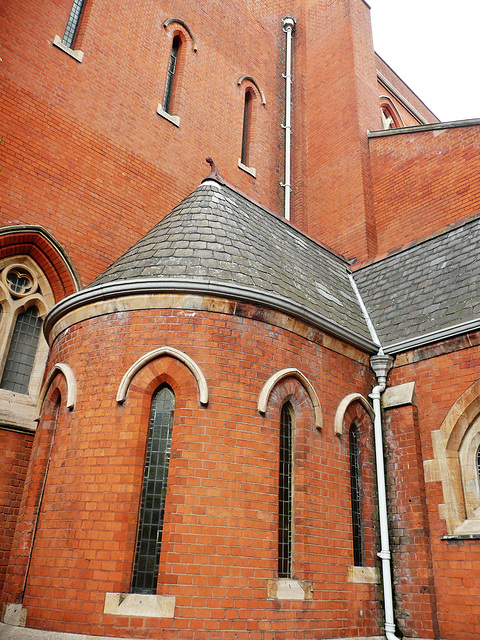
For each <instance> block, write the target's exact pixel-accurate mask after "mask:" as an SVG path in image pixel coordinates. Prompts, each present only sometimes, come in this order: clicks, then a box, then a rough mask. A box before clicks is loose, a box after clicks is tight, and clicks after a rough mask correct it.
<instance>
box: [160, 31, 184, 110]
mask: <svg viewBox="0 0 480 640" xmlns="http://www.w3.org/2000/svg"><path fill="white" fill-rule="evenodd" d="M181 48H182V40H181V38H180V36H175V37H174V38H173V42H172V50H171V52H170V61H169V63H168V70H167V81H166V83H165V95H164V98H163V110H164V111H165V113H170V114H171V113H172V106H173V102H174V97H175V90H176V85H177V81H178V71H179V70H178V60H179V57H180V51H181Z"/></svg>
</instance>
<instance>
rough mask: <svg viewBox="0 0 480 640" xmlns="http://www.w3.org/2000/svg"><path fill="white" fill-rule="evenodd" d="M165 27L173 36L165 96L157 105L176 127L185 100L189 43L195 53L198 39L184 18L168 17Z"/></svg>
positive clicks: (167, 67)
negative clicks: (174, 52) (170, 73)
mask: <svg viewBox="0 0 480 640" xmlns="http://www.w3.org/2000/svg"><path fill="white" fill-rule="evenodd" d="M163 28H164V29H165V32H166V33H167V35H168V36H170V37H171V45H170V49H169V52H168V64H167V65H166V71H167V73H166V78H165V84H164V96H163V98H162V102H159V103H158V106H157V114H158V115H159V116H161V117H162V118H164V119H165V120H168V122H171V123H172V124H173V125H175V126H176V127H179V126H180V116H179V115H178V112H179V111H180V110H181V107H182V102H183V91H184V88H185V87H184V85H185V82H184V81H185V77H186V70H187V62H188V53H187V49H188V47H187V43H188V42H190V43H191V45H192V49H193V52H194V53H197V51H198V47H197V41H196V38H195V36H194V35H193V32H192V30H191V29H190V27H189V26H188V24H187V23H186V22H185V21H184V20H180V19H179V18H167V19H166V20H165V21H164V22H163ZM176 38H178V40H177V42H178V43H179V45H178V51H177V55H176V66H175V73H174V77H173V79H172V84H171V85H170V84H169V69H170V64H171V59H172V52H173V47H174V43H175V39H176ZM168 87H170V91H168V94H169V100H168V102H169V104H168V108H167V109H166V108H165V106H166V105H165V100H166V97H167V90H168Z"/></svg>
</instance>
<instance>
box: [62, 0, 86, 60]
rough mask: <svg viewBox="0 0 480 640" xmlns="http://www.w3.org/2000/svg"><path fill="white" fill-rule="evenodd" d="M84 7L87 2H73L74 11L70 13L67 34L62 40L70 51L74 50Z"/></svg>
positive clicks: (82, 0) (74, 0)
mask: <svg viewBox="0 0 480 640" xmlns="http://www.w3.org/2000/svg"><path fill="white" fill-rule="evenodd" d="M84 5H85V0H73V5H72V10H71V11H70V16H69V18H68V22H67V26H66V27H65V33H64V34H63V38H62V44H64V45H65V46H66V47H68V48H69V49H73V47H74V44H75V38H76V35H77V32H78V27H79V25H80V19H81V17H82V12H83V7H84Z"/></svg>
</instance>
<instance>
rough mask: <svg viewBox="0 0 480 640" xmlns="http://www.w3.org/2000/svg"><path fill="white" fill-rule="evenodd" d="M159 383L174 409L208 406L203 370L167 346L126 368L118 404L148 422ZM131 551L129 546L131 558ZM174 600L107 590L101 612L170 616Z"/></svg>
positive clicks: (172, 598) (165, 597) (165, 596)
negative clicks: (136, 410)
mask: <svg viewBox="0 0 480 640" xmlns="http://www.w3.org/2000/svg"><path fill="white" fill-rule="evenodd" d="M162 385H168V387H170V389H171V390H172V391H173V393H174V395H175V405H176V406H175V411H177V400H181V402H186V401H187V399H189V401H192V400H193V399H194V398H195V399H196V401H198V403H199V405H200V406H204V407H205V406H206V405H208V402H209V388H208V383H207V379H206V377H205V375H204V373H203V371H202V369H201V368H200V366H199V365H198V364H197V363H196V362H195V361H194V360H193V358H191V357H190V356H188V355H187V354H186V353H184V352H183V351H180V350H179V349H177V348H175V347H170V346H169V345H164V346H162V347H158V348H157V349H154V350H152V351H149V352H147V353H145V354H144V355H142V356H140V357H139V358H138V359H137V360H136V361H135V362H134V363H133V364H132V365H131V366H130V367H129V368H128V370H127V371H126V372H125V374H124V375H123V377H122V380H121V382H120V385H119V387H118V391H117V397H116V400H117V403H118V404H119V405H122V406H123V407H124V408H126V409H129V408H130V404H132V403H133V404H135V405H137V406H138V408H140V410H141V415H140V418H139V419H140V420H141V421H142V423H143V421H145V422H146V424H147V425H148V424H149V420H150V415H151V404H152V398H153V395H154V394H155V392H156V391H157V390H158V389H159V388H160V387H161V386H162ZM181 412H182V409H181V408H180V407H179V413H181ZM176 415H177V414H176ZM174 427H175V419H174ZM146 437H147V436H146ZM134 552H135V549H132V561H133V554H134ZM160 563H161V561H160ZM159 577H160V575H159ZM175 602H176V597H175V596H169V595H160V594H158V593H156V594H143V593H131V592H130V591H129V592H127V593H119V592H107V593H106V594H105V602H104V609H103V612H104V613H106V614H111V615H115V616H136V617H146V618H173V617H175Z"/></svg>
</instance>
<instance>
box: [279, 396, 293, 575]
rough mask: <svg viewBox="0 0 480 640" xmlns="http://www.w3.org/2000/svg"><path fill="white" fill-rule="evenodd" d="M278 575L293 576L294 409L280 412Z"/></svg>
mask: <svg viewBox="0 0 480 640" xmlns="http://www.w3.org/2000/svg"><path fill="white" fill-rule="evenodd" d="M278 476H279V478H278V480H279V481H278V577H279V578H291V577H292V542H293V536H292V529H293V409H292V406H291V404H290V403H288V402H287V403H286V404H284V405H283V407H282V410H281V412H280V461H279V474H278Z"/></svg>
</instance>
